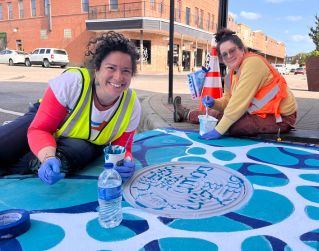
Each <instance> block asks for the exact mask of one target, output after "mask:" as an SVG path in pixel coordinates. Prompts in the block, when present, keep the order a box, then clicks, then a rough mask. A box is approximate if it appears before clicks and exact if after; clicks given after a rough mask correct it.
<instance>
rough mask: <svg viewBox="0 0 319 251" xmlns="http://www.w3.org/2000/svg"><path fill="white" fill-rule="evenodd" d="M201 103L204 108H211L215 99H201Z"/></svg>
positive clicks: (207, 97)
mask: <svg viewBox="0 0 319 251" xmlns="http://www.w3.org/2000/svg"><path fill="white" fill-rule="evenodd" d="M202 103H203V105H204V106H205V107H209V108H211V107H213V106H214V104H215V99H214V98H212V97H210V96H205V97H204V98H203V99H202Z"/></svg>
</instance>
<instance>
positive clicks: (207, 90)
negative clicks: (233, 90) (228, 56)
mask: <svg viewBox="0 0 319 251" xmlns="http://www.w3.org/2000/svg"><path fill="white" fill-rule="evenodd" d="M222 89H223V87H222V80H221V77H220V70H219V61H218V57H217V50H216V47H212V51H211V53H210V58H209V71H208V72H207V73H206V78H205V81H204V86H203V89H202V94H201V98H200V103H199V110H200V111H204V110H205V106H203V104H202V99H203V98H204V97H205V96H211V97H213V98H215V99H216V98H220V97H221V96H222V95H223V90H222Z"/></svg>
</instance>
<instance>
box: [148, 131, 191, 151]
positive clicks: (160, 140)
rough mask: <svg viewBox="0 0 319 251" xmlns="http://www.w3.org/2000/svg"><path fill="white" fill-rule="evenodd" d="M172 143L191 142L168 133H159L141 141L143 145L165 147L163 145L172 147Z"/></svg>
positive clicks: (183, 143)
mask: <svg viewBox="0 0 319 251" xmlns="http://www.w3.org/2000/svg"><path fill="white" fill-rule="evenodd" d="M174 144H177V145H191V144H192V142H191V141H190V140H187V139H184V138H181V137H178V136H175V135H170V134H164V135H160V136H157V137H152V138H149V139H145V140H144V141H143V146H145V147H150V148H152V147H156V148H159V147H161V148H162V147H165V146H170V147H172V146H173V145H174Z"/></svg>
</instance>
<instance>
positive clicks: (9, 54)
mask: <svg viewBox="0 0 319 251" xmlns="http://www.w3.org/2000/svg"><path fill="white" fill-rule="evenodd" d="M0 63H1V64H9V65H10V66H12V65H15V64H24V65H26V66H31V63H30V60H29V54H28V53H26V52H24V51H17V50H8V49H7V50H3V51H0Z"/></svg>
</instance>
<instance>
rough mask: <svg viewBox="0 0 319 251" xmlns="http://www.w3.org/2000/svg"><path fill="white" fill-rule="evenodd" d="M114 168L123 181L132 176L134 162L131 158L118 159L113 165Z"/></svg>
mask: <svg viewBox="0 0 319 251" xmlns="http://www.w3.org/2000/svg"><path fill="white" fill-rule="evenodd" d="M115 170H116V171H118V173H119V174H120V175H121V178H122V181H123V182H125V181H126V180H128V179H129V178H131V177H132V175H133V174H134V171H135V163H134V161H132V160H124V161H120V162H118V163H117V164H116V165H115Z"/></svg>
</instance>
